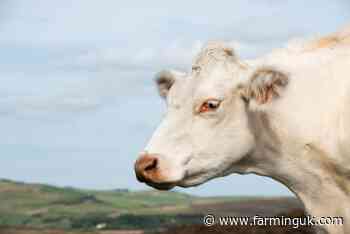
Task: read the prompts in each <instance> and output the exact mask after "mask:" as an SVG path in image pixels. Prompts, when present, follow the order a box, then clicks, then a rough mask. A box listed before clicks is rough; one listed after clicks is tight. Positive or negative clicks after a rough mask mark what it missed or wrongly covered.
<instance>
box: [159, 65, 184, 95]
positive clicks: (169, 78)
mask: <svg viewBox="0 0 350 234" xmlns="http://www.w3.org/2000/svg"><path fill="white" fill-rule="evenodd" d="M179 75H183V74H181V73H180V72H176V71H168V70H163V71H161V72H159V73H158V74H157V75H156V78H155V82H156V85H157V88H158V93H159V95H160V96H161V97H162V98H166V97H167V96H168V93H169V91H170V89H171V87H172V86H173V84H174V83H175V81H176V79H177V76H179Z"/></svg>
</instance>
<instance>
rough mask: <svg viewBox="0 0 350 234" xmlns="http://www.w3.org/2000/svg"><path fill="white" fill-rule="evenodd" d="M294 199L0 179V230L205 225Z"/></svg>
mask: <svg viewBox="0 0 350 234" xmlns="http://www.w3.org/2000/svg"><path fill="white" fill-rule="evenodd" d="M298 206H299V203H298V202H297V201H296V200H295V199H292V198H287V197H282V198H257V197H248V198H247V197H244V198H242V197H197V196H191V195H188V194H183V193H178V192H163V191H162V192H160V191H156V190H150V191H128V190H123V189H116V190H109V191H96V190H83V189H77V188H70V187H55V186H50V185H45V184H26V183H21V182H15V181H10V180H4V179H3V180H0V226H6V227H29V228H59V229H79V230H81V229H83V230H92V229H95V228H96V227H98V225H99V224H100V225H101V224H102V227H103V228H105V229H154V228H158V227H160V226H169V225H173V224H192V223H198V224H199V223H201V221H202V220H201V218H202V217H203V214H207V213H213V212H214V213H215V214H230V215H235V214H236V215H252V214H253V215H254V214H260V215H265V214H270V215H271V214H274V213H280V212H284V211H285V210H288V209H291V208H293V207H298Z"/></svg>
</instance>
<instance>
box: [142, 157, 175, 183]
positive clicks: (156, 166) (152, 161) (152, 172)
mask: <svg viewBox="0 0 350 234" xmlns="http://www.w3.org/2000/svg"><path fill="white" fill-rule="evenodd" d="M162 166H163V165H162V160H161V158H160V156H159V155H152V154H148V153H147V152H143V153H141V154H140V157H139V159H138V160H136V162H135V174H136V178H137V180H138V181H140V182H143V183H146V184H147V185H149V186H151V187H154V188H156V189H159V190H169V189H172V188H173V187H175V185H176V183H175V182H169V180H168V179H167V177H166V175H164V169H165V168H164V167H163V168H162Z"/></svg>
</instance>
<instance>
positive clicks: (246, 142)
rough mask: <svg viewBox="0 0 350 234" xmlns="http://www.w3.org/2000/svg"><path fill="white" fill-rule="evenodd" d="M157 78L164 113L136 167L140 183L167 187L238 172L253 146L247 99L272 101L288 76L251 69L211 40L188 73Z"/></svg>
mask: <svg viewBox="0 0 350 234" xmlns="http://www.w3.org/2000/svg"><path fill="white" fill-rule="evenodd" d="M156 83H157V86H158V90H159V93H160V96H161V97H163V98H164V99H165V101H166V103H167V112H166V115H165V117H164V120H163V121H162V123H161V124H160V126H159V127H158V129H157V130H156V131H155V133H154V135H153V136H152V138H151V140H150V142H149V144H148V145H147V146H146V148H145V149H144V151H143V152H141V153H140V156H139V159H138V160H137V161H136V163H135V172H136V176H137V178H138V180H139V181H141V182H145V183H147V184H148V185H150V186H152V187H155V188H158V189H170V188H172V187H174V186H181V187H189V186H195V185H198V184H202V183H204V182H206V181H208V180H210V179H212V178H215V177H220V176H225V175H228V174H230V173H232V172H237V170H238V168H239V164H240V163H241V162H243V161H246V159H247V158H248V157H249V155H250V153H251V152H252V151H254V149H255V145H256V142H255V137H254V132H253V129H252V127H251V126H250V121H249V116H248V111H249V106H250V103H252V102H254V103H257V104H258V105H264V104H266V103H268V102H270V101H272V99H274V98H275V97H277V96H278V95H279V91H280V90H279V89H280V88H281V87H283V86H285V85H286V83H287V79H286V76H285V75H284V74H283V73H281V72H278V71H276V70H274V69H272V68H261V69H257V70H254V69H252V68H250V67H249V66H248V65H246V64H244V63H243V62H241V61H239V59H238V58H237V57H236V55H235V54H234V52H233V50H232V49H230V48H227V47H226V46H225V45H224V44H220V43H209V44H208V45H207V46H206V47H205V48H204V49H203V50H202V51H201V53H200V54H199V55H198V57H197V59H196V60H195V62H194V64H193V66H192V71H191V72H190V73H189V74H183V73H179V72H174V71H163V72H161V73H159V74H158V76H157V79H156Z"/></svg>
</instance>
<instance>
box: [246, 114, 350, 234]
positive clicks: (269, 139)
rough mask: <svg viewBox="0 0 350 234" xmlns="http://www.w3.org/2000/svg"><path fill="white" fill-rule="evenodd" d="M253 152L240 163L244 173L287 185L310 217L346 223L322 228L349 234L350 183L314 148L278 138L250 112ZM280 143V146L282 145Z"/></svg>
mask: <svg viewBox="0 0 350 234" xmlns="http://www.w3.org/2000/svg"><path fill="white" fill-rule="evenodd" d="M249 115H250V120H251V121H250V122H251V127H252V130H253V131H254V133H255V138H256V149H255V150H254V151H253V152H252V154H251V155H250V156H249V160H246V162H244V163H243V164H245V165H246V166H247V162H249V164H250V166H251V167H246V168H249V169H248V171H247V172H253V173H256V174H260V175H264V176H268V177H271V178H273V179H275V180H277V181H279V182H281V183H282V184H284V185H285V186H287V187H288V188H289V189H290V190H291V191H292V192H293V193H294V194H295V195H296V196H297V197H298V198H299V199H300V200H301V201H302V202H303V204H304V206H305V208H306V211H307V212H308V213H309V214H310V215H312V216H317V217H321V216H327V217H329V216H333V217H335V216H341V217H344V220H345V224H344V225H343V226H341V225H330V226H327V227H324V228H326V229H327V230H328V232H329V233H331V234H338V233H350V182H349V181H350V180H349V174H348V173H345V172H342V170H341V169H340V168H339V167H338V165H336V164H335V163H334V162H333V161H332V160H331V159H330V157H329V156H327V153H326V152H323V151H322V150H321V149H320V148H319V147H318V146H317V145H313V144H308V143H302V142H298V141H295V140H292V138H291V137H289V138H288V137H284V138H283V139H282V138H281V134H280V133H279V132H278V129H279V128H278V127H277V128H276V127H275V126H277V125H276V124H274V123H273V121H274V120H273V119H271V118H269V116H268V115H267V114H266V113H261V112H254V113H250V114H249ZM282 142H283V143H282Z"/></svg>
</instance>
